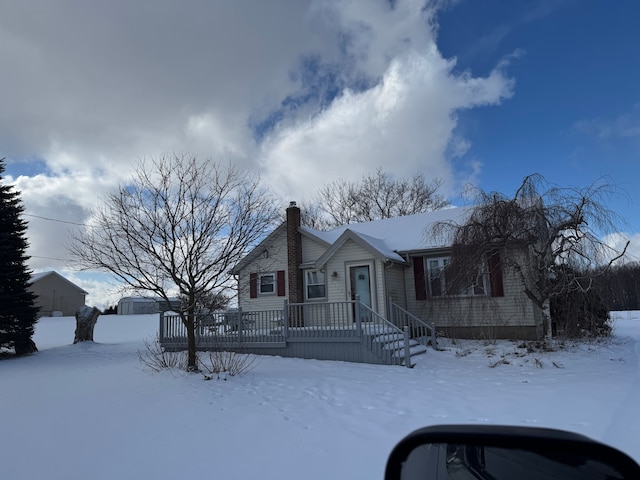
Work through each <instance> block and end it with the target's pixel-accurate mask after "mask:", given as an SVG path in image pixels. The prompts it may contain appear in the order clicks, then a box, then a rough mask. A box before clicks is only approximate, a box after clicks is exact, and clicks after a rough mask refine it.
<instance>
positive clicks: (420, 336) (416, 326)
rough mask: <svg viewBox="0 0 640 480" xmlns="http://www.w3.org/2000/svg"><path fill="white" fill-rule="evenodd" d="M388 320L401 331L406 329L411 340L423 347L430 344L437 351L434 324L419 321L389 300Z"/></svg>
mask: <svg viewBox="0 0 640 480" xmlns="http://www.w3.org/2000/svg"><path fill="white" fill-rule="evenodd" d="M389 320H390V321H391V322H392V323H393V324H394V325H395V326H397V327H398V328H400V329H402V330H404V329H405V328H407V327H408V329H409V335H410V337H411V338H413V339H416V340H417V341H418V342H420V343H421V344H423V345H425V346H426V345H428V344H429V342H431V346H432V347H433V348H434V349H436V350H437V348H438V347H437V345H436V325H435V323H431V324H428V323H426V322H424V321H422V320H420V319H419V318H418V317H416V316H415V315H414V314H412V313H411V312H409V311H407V310H405V309H404V308H402V307H401V306H400V305H398V304H396V303H394V302H393V300H391V299H389Z"/></svg>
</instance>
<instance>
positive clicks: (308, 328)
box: [284, 301, 358, 338]
mask: <svg viewBox="0 0 640 480" xmlns="http://www.w3.org/2000/svg"><path fill="white" fill-rule="evenodd" d="M357 303H358V302H357V301H344V302H323V303H288V302H287V301H285V306H284V314H285V319H284V320H285V321H284V326H285V332H284V334H285V336H287V337H306V338H308V337H341V336H346V335H353V334H354V333H355V328H356V325H355V314H354V312H355V310H356V304H357Z"/></svg>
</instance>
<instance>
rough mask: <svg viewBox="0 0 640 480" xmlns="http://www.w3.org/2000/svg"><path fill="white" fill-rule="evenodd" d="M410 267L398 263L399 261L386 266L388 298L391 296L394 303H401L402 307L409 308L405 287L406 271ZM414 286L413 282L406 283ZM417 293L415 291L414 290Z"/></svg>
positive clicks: (411, 286) (410, 286)
mask: <svg viewBox="0 0 640 480" xmlns="http://www.w3.org/2000/svg"><path fill="white" fill-rule="evenodd" d="M406 270H408V268H407V267H406V266H404V265H398V264H397V263H394V264H392V265H391V266H389V267H386V268H385V270H384V272H385V285H386V299H389V298H391V299H392V300H393V301H394V303H396V304H398V305H400V306H401V307H402V308H407V294H406V287H405V271H406ZM406 285H408V286H409V287H408V288H413V282H411V283H408V284H406ZM414 295H415V292H414Z"/></svg>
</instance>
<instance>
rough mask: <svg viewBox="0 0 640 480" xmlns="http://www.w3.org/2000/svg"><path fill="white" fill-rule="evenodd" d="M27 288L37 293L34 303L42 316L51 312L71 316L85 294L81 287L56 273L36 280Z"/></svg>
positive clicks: (82, 303)
mask: <svg viewBox="0 0 640 480" xmlns="http://www.w3.org/2000/svg"><path fill="white" fill-rule="evenodd" d="M29 289H30V290H31V291H32V292H33V293H35V294H36V295H37V298H36V302H35V303H36V306H38V307H39V308H40V315H41V316H43V317H49V316H51V315H52V314H53V312H62V315H64V316H66V317H69V316H73V315H75V313H76V311H77V310H78V308H80V307H81V306H83V305H84V302H85V294H84V292H83V291H82V290H81V289H79V288H78V287H76V286H74V285H72V284H70V283H69V282H68V281H66V280H65V279H63V278H61V277H60V276H58V275H56V274H51V275H47V276H45V277H43V278H41V279H39V280H37V281H36V282H34V283H33V284H32V285H31V286H30V287H29Z"/></svg>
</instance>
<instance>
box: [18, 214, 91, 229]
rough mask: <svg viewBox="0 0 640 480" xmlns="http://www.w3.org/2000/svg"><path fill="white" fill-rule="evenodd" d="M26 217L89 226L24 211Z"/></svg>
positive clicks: (83, 224)
mask: <svg viewBox="0 0 640 480" xmlns="http://www.w3.org/2000/svg"><path fill="white" fill-rule="evenodd" d="M23 215H24V216H25V217H33V218H40V219H41V220H48V221H49V222H58V223H68V224H69V225H78V226H79V227H88V226H89V225H87V224H86V223H77V222H69V221H67V220H58V219H57V218H49V217H41V216H40V215H31V214H29V213H23Z"/></svg>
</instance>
